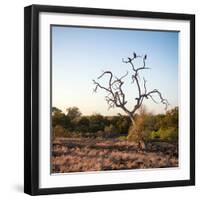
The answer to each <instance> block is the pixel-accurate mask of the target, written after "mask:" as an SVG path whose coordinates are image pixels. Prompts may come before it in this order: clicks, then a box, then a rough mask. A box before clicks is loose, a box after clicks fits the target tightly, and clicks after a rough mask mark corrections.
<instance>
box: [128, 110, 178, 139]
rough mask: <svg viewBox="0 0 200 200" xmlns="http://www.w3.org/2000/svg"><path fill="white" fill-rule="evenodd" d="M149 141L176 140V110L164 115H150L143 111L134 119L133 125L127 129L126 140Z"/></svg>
mask: <svg viewBox="0 0 200 200" xmlns="http://www.w3.org/2000/svg"><path fill="white" fill-rule="evenodd" d="M151 139H160V140H170V141H171V140H178V108H177V107H175V108H174V109H172V110H169V111H167V112H166V114H165V115H161V114H159V115H152V114H150V113H147V112H146V111H145V110H141V112H140V113H139V114H138V115H137V116H136V117H135V124H134V126H131V127H130V129H129V134H128V140H132V141H136V142H138V141H141V140H142V141H145V140H146V141H147V140H151Z"/></svg>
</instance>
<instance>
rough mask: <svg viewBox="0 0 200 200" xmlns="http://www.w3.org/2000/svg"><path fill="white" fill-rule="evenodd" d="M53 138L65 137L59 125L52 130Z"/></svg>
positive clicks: (63, 130)
mask: <svg viewBox="0 0 200 200" xmlns="http://www.w3.org/2000/svg"><path fill="white" fill-rule="evenodd" d="M53 136H54V137H66V132H65V129H64V128H63V127H62V126H60V125H56V126H55V127H54V128H53Z"/></svg>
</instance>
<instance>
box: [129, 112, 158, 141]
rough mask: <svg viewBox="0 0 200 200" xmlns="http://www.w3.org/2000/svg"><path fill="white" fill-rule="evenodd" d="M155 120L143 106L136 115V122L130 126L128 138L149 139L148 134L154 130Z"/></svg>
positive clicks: (133, 139)
mask: <svg viewBox="0 0 200 200" xmlns="http://www.w3.org/2000/svg"><path fill="white" fill-rule="evenodd" d="M154 121H155V120H154V118H153V115H151V114H149V113H147V112H146V111H145V109H144V108H141V110H140V113H139V114H138V115H136V117H135V124H134V125H132V126H131V127H130V128H129V131H128V140H131V141H135V142H139V141H145V140H147V138H148V135H149V134H150V133H151V132H152V131H153V130H154V124H155V122H154Z"/></svg>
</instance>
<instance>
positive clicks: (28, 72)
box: [24, 5, 195, 195]
mask: <svg viewBox="0 0 200 200" xmlns="http://www.w3.org/2000/svg"><path fill="white" fill-rule="evenodd" d="M41 12H51V13H76V14H90V15H101V16H124V17H140V18H154V19H170V20H180V21H181V20H188V21H189V23H190V179H189V180H177V181H162V182H145V183H126V184H124V183H123V184H109V185H92V186H78V187H61V188H60V187H56V188H39V107H40V106H39V42H40V41H39V13H41ZM187 185H195V15H191V14H175V13H161V12H146V11H145V12H143V11H130V10H129V11H128V10H111V9H96V8H82V7H63V6H47V5H31V6H28V7H25V9H24V192H25V193H27V194H30V195H45V194H60V193H77V192H95V191H109V190H126V189H142V188H158V187H172V186H187Z"/></svg>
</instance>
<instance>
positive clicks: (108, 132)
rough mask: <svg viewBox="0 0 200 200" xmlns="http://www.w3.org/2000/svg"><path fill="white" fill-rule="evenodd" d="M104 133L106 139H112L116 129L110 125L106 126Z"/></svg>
mask: <svg viewBox="0 0 200 200" xmlns="http://www.w3.org/2000/svg"><path fill="white" fill-rule="evenodd" d="M104 132H105V136H106V137H108V138H110V137H111V138H112V137H114V136H115V135H116V132H117V129H116V127H115V126H113V125H112V124H110V125H109V126H106V127H105V128H104Z"/></svg>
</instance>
